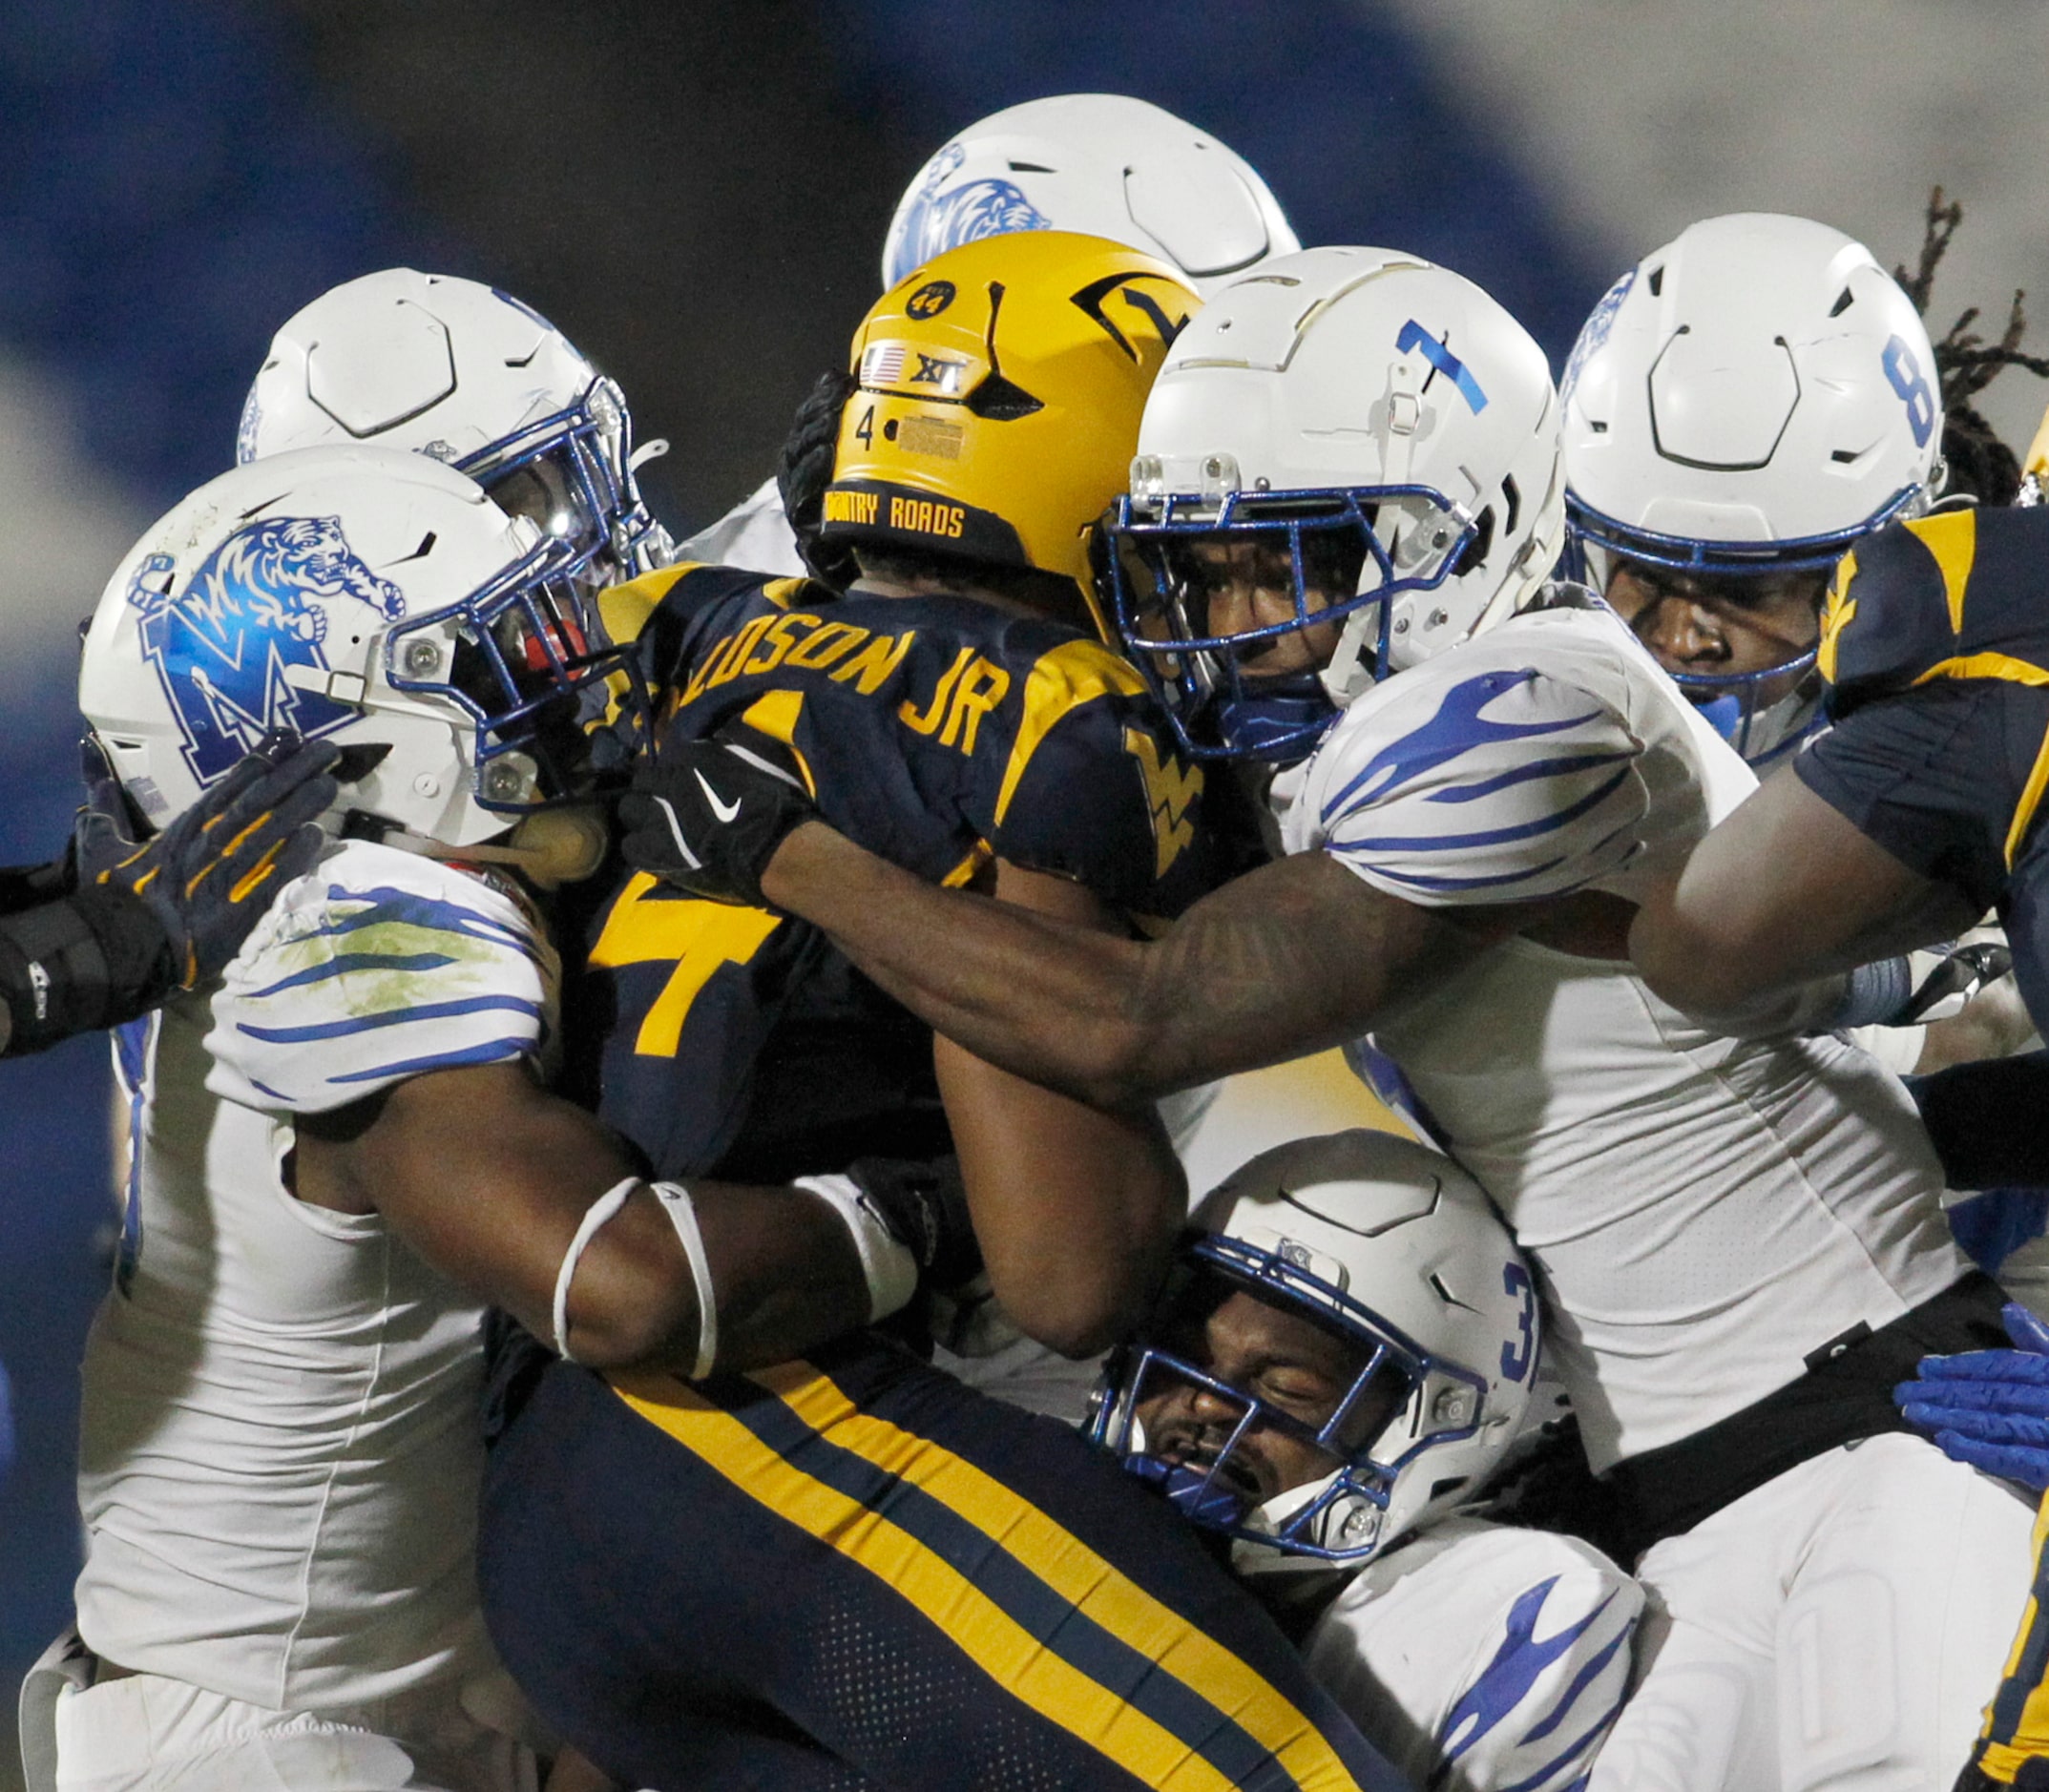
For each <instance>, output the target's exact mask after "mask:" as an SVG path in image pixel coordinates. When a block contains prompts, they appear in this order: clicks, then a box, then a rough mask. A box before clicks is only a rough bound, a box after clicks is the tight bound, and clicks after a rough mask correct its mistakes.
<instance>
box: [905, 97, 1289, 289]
mask: <svg viewBox="0 0 2049 1792" xmlns="http://www.w3.org/2000/svg"><path fill="white" fill-rule="evenodd" d="M1012 230H1071V231H1076V232H1078V233H1079V234H1081V235H1083V236H1087V237H1107V238H1109V239H1110V240H1111V241H1113V242H1121V243H1123V244H1125V245H1126V246H1127V247H1129V248H1133V249H1141V250H1143V251H1144V252H1145V253H1146V254H1147V255H1154V256H1158V257H1159V258H1160V260H1163V261H1166V262H1168V263H1170V264H1171V265H1172V266H1174V267H1177V268H1179V269H1180V270H1181V273H1182V274H1183V275H1185V276H1186V277H1187V280H1188V281H1189V283H1190V284H1191V285H1192V286H1194V287H1195V288H1196V290H1197V291H1198V292H1201V293H1202V294H1203V295H1204V296H1205V297H1206V296H1207V295H1208V293H1209V292H1210V291H1211V290H1212V289H1213V288H1214V287H1215V286H1216V285H1217V284H1218V283H1219V282H1221V281H1225V280H1228V279H1229V278H1230V277H1231V276H1232V275H1234V274H1237V273H1242V272H1243V271H1244V270H1245V269H1246V268H1249V267H1252V266H1254V265H1255V264H1256V263H1258V262H1260V261H1261V260H1265V258H1266V257H1268V256H1275V255H1289V254H1292V253H1293V252H1294V251H1295V250H1296V249H1298V248H1299V247H1301V244H1300V243H1299V242H1297V241H1296V240H1295V233H1294V231H1293V230H1291V229H1290V228H1289V227H1288V222H1287V219H1286V215H1285V214H1284V213H1283V212H1282V210H1281V207H1280V203H1279V202H1278V201H1277V200H1276V199H1275V198H1274V197H1273V195H1272V194H1271V193H1269V192H1268V191H1267V189H1266V183H1265V181H1264V180H1262V179H1261V178H1260V177H1259V176H1258V175H1257V174H1255V173H1254V172H1253V170H1252V169H1251V168H1250V167H1249V166H1248V165H1247V164H1246V163H1245V161H1244V159H1243V158H1242V157H1240V156H1235V155H1233V154H1232V153H1231V152H1230V151H1229V150H1228V149H1226V148H1224V146H1223V144H1222V143H1219V142H1218V141H1217V140H1216V138H1214V137H1212V136H1208V135H1205V134H1204V133H1202V132H1201V131H1198V130H1197V129H1196V128H1195V127H1194V126H1193V125H1191V124H1183V123H1182V122H1181V119H1179V118H1177V117H1175V116H1174V115H1173V114H1172V113H1168V112H1162V111H1161V110H1160V108H1159V107H1158V106H1154V105H1149V104H1147V102H1146V101H1144V100H1142V99H1132V98H1129V97H1127V96H1126V95H1124V94H1059V95H1057V96H1056V97H1055V98H1052V99H1034V100H1028V101H1026V102H1025V104H1023V105H1021V106H1010V107H1006V108H1005V109H1004V110H1003V111H1002V112H997V113H992V114H991V115H989V116H988V117H986V118H983V119H981V120H980V121H978V122H977V123H974V124H972V125H970V126H969V127H968V128H967V129H966V130H965V131H962V132H960V133H959V134H957V135H955V136H953V137H952V138H951V140H950V141H949V142H948V143H947V144H946V146H945V147H944V148H942V149H941V150H940V151H939V152H938V153H937V154H936V155H935V156H932V158H931V159H930V161H929V162H927V163H926V164H925V166H924V168H922V169H921V170H920V171H919V173H918V177H917V178H916V179H915V180H913V181H912V182H911V183H910V188H909V189H908V190H907V191H906V193H905V194H904V197H903V198H901V199H899V200H898V201H897V206H896V216H895V217H894V218H892V219H890V220H889V236H888V237H886V238H885V239H884V240H883V249H882V283H883V289H884V290H885V291H888V290H889V289H890V288H891V287H894V286H896V285H897V284H898V283H899V282H901V281H903V280H904V279H905V278H906V277H907V276H909V275H910V273H911V272H912V271H913V270H914V269H916V268H917V267H918V266H919V265H920V264H921V263H923V262H926V261H929V260H931V259H932V257H933V256H935V255H939V254H942V253H943V252H944V251H946V250H948V249H957V248H959V247H960V245H961V244H962V243H964V242H974V241H976V240H979V239H981V238H983V237H997V236H1001V235H1003V234H1004V233H1005V232H1006V231H1012Z"/></svg>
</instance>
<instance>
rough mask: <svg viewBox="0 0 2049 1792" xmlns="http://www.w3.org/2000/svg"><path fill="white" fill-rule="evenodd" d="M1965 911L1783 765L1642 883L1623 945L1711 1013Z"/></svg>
mask: <svg viewBox="0 0 2049 1792" xmlns="http://www.w3.org/2000/svg"><path fill="white" fill-rule="evenodd" d="M1976 920H1977V915H1976V912H1975V911H1974V909H1973V906H1972V904H1971V903H1970V902H1969V901H1968V900H1967V899H1966V898H1965V897H1964V896H1963V895H1962V894H1961V892H1959V891H1958V890H1957V889H1955V887H1954V886H1951V885H1948V884H1944V883H1938V882H1935V881H1934V880H1932V879H1930V878H1927V877H1924V876H1922V875H1921V874H1920V873H1919V872H1917V871H1914V870H1913V869H1912V868H1910V867H1909V866H1908V865H1905V864H1903V863H1902V862H1901V861H1900V860H1898V859H1896V858H1895V857H1893V855H1892V853H1890V852H1888V851H1887V850H1886V849H1885V847H1883V846H1881V845H1880V844H1878V843H1877V842H1876V841H1874V840H1872V839H1871V838H1870V837H1869V836H1868V835H1866V834H1865V833H1863V832H1862V831H1861V830H1860V829H1859V828H1857V827H1856V825H1855V824H1854V823H1851V822H1850V820H1849V819H1848V818H1847V817H1845V816H1844V815H1842V814H1841V813H1840V812H1839V811H1838V810H1836V809H1835V808H1834V807H1833V806H1831V805H1830V804H1829V803H1828V802H1824V801H1823V800H1822V798H1821V797H1819V796H1817V795H1816V794H1815V793H1814V792H1813V791H1812V790H1810V789H1809V787H1808V786H1807V785H1806V784H1805V783H1804V782H1803V781H1801V780H1800V778H1799V777H1798V776H1797V775H1796V774H1795V772H1794V770H1793V768H1792V767H1790V766H1788V767H1787V768H1786V769H1784V770H1782V771H1780V772H1779V773H1777V774H1776V775H1775V776H1773V777H1772V778H1770V779H1767V781H1765V782H1764V783H1763V784H1761V785H1760V786H1759V787H1758V788H1757V790H1756V791H1755V792H1754V793H1753V794H1752V795H1751V796H1749V797H1748V798H1747V799H1746V800H1745V802H1743V803H1742V804H1741V805H1740V806H1739V807H1738V808H1737V809H1736V810H1735V811H1734V812H1733V813H1732V814H1730V815H1728V816H1727V817H1725V819H1724V820H1723V821H1722V822H1721V823H1718V824H1717V825H1716V826H1715V827H1714V828H1712V829H1711V830H1710V831H1709V832H1708V834H1707V835H1706V837H1705V838H1704V839H1703V840H1702V842H1701V843H1700V844H1699V845H1697V846H1696V847H1695V848H1694V849H1693V852H1692V855H1691V856H1690V857H1689V858H1688V860H1687V862H1686V864H1685V865H1684V867H1683V870H1682V871H1681V872H1680V874H1679V876H1678V877H1677V879H1676V880H1675V881H1674V882H1672V883H1670V884H1667V885H1666V886H1663V887H1662V888H1656V889H1646V890H1645V891H1643V892H1641V902H1640V906H1639V907H1638V911H1637V917H1636V920H1635V922H1634V923H1633V924H1632V926H1631V927H1630V933H1629V950H1630V956H1631V958H1632V959H1633V960H1634V961H1635V963H1636V966H1637V969H1638V970H1639V971H1640V972H1641V975H1642V977H1643V980H1644V982H1646V983H1647V984H1649V985H1650V987H1651V988H1652V989H1653V990H1656V991H1657V992H1658V994H1659V995H1661V996H1662V997H1663V998H1664V999H1665V1000H1666V1001H1667V1002H1670V1003H1671V1004H1672V1006H1673V1007H1675V1008H1677V1009H1679V1010H1681V1011H1683V1012H1685V1013H1688V1014H1692V1015H1694V1016H1696V1017H1698V1018H1700V1019H1703V1020H1706V1021H1715V1020H1718V1019H1724V1018H1726V1017H1729V1016H1739V1015H1742V1014H1744V1013H1746V1011H1754V1010H1755V1009H1756V1008H1757V1006H1758V1005H1759V1004H1760V1003H1761V1002H1766V1001H1769V1000H1771V999H1773V998H1775V997H1781V996H1785V997H1795V998H1797V996H1798V995H1799V993H1800V992H1801V991H1802V990H1804V989H1807V988H1809V987H1811V986H1814V985H1817V984H1819V983H1821V982H1823V981H1824V980H1827V979H1831V978H1840V976H1841V973H1843V972H1845V971H1849V970H1851V969H1855V968H1856V967H1858V966H1860V965H1866V964H1870V963H1871V962H1872V961H1874V960H1879V959H1884V958H1887V957H1890V956H1892V954H1895V953H1899V952H1904V951H1906V950H1907V949H1908V948H1912V947H1915V946H1925V945H1929V944H1931V943H1933V942H1934V941H1937V940H1942V939H1948V938H1952V937H1954V936H1955V935H1956V934H1957V933H1960V932H1962V931H1963V930H1965V929H1966V928H1968V927H1971V926H1972V925H1973V924H1974V923H1975V922H1976Z"/></svg>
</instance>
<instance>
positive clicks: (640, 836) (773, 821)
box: [619, 722, 818, 908]
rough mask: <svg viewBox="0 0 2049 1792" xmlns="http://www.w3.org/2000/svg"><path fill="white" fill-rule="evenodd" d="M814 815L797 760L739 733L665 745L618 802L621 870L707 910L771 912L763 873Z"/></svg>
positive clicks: (773, 743) (736, 729)
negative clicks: (711, 905) (684, 893)
mask: <svg viewBox="0 0 2049 1792" xmlns="http://www.w3.org/2000/svg"><path fill="white" fill-rule="evenodd" d="M817 814H818V809H817V806H816V804H814V803H813V802H812V800H811V790H810V782H809V780H808V778H807V777H806V776H805V765H804V761H803V760H802V758H801V757H800V756H799V755H798V754H797V753H795V752H794V751H793V750H792V749H791V748H789V747H786V746H784V744H783V743H782V742H781V741H780V740H775V739H773V738H772V737H770V736H768V735H764V734H763V733H762V732H761V731H760V730H759V729H755V728H750V727H747V726H746V725H745V724H744V723H740V722H735V723H729V724H728V725H727V726H726V727H724V728H723V729H721V731H720V732H719V733H718V734H716V735H714V736H712V737H711V738H710V739H708V740H680V741H664V742H663V743H662V747H661V757H660V758H659V760H656V761H648V762H646V763H643V764H642V765H641V766H640V768H639V769H638V771H636V772H635V773H634V781H633V789H632V790H631V792H629V793H628V794H627V795H626V796H624V797H622V798H620V799H619V823H620V828H621V830H622V834H623V838H622V839H621V841H620V843H619V845H620V850H621V851H623V852H624V853H625V855H626V862H627V864H629V865H633V866H634V867H635V868H636V869H637V870H641V871H652V872H653V873H654V874H655V875H656V876H657V877H659V878H660V879H661V880H662V882H663V883H665V884H673V885H675V886H676V887H677V888H679V889H682V890H688V891H689V892H690V894H691V895H693V896H701V897H703V898H705V899H706V900H707V901H710V902H715V903H735V904H739V905H741V906H744V907H749V908H766V907H768V906H770V905H769V904H768V902H767V900H766V899H765V898H764V897H763V894H762V873H763V871H765V870H766V869H767V868H768V862H769V861H770V860H771V859H773V858H774V857H775V856H776V848H777V847H778V846H780V845H781V844H783V841H784V836H786V835H787V834H788V833H789V832H790V830H791V829H792V828H795V827H799V826H802V825H803V823H805V822H808V821H811V820H813V819H814V818H815V817H816V816H817Z"/></svg>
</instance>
